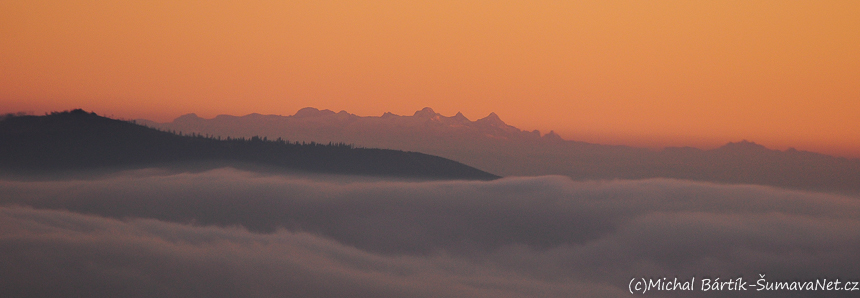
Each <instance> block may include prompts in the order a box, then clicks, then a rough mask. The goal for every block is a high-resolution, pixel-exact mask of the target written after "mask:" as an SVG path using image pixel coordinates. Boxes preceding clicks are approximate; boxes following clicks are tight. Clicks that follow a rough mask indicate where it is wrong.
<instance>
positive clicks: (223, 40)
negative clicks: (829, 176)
mask: <svg viewBox="0 0 860 298" xmlns="http://www.w3.org/2000/svg"><path fill="white" fill-rule="evenodd" d="M115 2H121V3H115ZM294 2H295V3H294ZM500 2H504V3H500ZM858 16H860V1H749V0H745V1H588V2H586V1H439V0H434V1H255V0H251V1H212V0H207V1H68V0H63V1H38V0H34V1H17V0H13V1H3V2H0V37H2V38H0V112H2V113H7V112H17V111H29V112H33V113H37V114H41V113H44V112H47V111H54V110H65V109H72V108H84V109H86V110H92V111H95V112H97V113H99V114H103V115H108V116H110V115H113V116H115V117H121V118H128V119H133V118H149V119H153V120H157V121H169V120H172V119H173V118H175V117H177V116H179V115H181V114H185V113H190V112H194V113H197V114H198V115H200V116H202V117H213V116H215V115H217V114H233V115H244V114H249V113H254V112H256V113H262V114H281V115H291V114H293V113H295V112H296V111H297V110H298V109H300V108H302V107H307V106H313V107H317V108H327V109H332V110H336V111H337V110H346V111H349V112H351V113H354V114H358V115H365V116H370V115H372V116H378V115H381V114H382V113H383V112H386V111H390V112H393V113H395V114H406V115H411V114H412V113H413V112H415V111H416V110H418V109H421V108H423V107H425V106H429V107H432V108H433V109H435V110H436V111H437V112H439V113H441V114H443V115H447V116H451V115H454V114H455V113H456V112H457V111H461V112H463V114H465V115H466V117H468V118H470V119H472V120H475V119H477V118H481V117H484V116H486V115H487V114H489V113H490V112H496V113H497V114H499V116H500V117H502V119H503V120H505V121H506V122H508V123H509V124H511V125H514V126H517V127H520V128H522V129H527V130H532V129H540V130H541V131H543V132H547V131H549V130H550V129H552V130H555V131H556V132H558V133H559V134H560V135H562V136H563V137H565V138H566V139H574V140H582V141H589V142H597V143H611V144H629V145H637V146H649V147H660V146H666V145H671V146H678V145H689V146H694V147H700V148H711V147H714V146H718V145H720V144H723V143H726V142H729V141H739V140H741V139H748V140H752V141H756V142H758V143H761V144H764V145H766V146H768V147H771V148H778V149H785V148H787V147H796V148H798V149H805V150H812V151H819V152H826V153H831V154H838V155H844V156H852V157H860V120H858V115H860V17H858Z"/></svg>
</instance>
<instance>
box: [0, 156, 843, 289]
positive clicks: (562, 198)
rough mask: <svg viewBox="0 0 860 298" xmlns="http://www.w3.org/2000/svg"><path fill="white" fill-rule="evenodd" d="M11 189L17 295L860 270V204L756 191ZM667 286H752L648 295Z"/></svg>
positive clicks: (236, 180) (107, 184)
mask: <svg viewBox="0 0 860 298" xmlns="http://www.w3.org/2000/svg"><path fill="white" fill-rule="evenodd" d="M0 189H2V193H3V195H2V196H0V204H2V206H3V207H0V221H2V223H0V258H2V259H3V260H7V261H6V262H4V263H2V264H0V291H2V292H4V293H12V294H15V293H19V294H33V293H36V294H45V295H50V296H54V295H55V294H58V293H70V292H69V291H77V292H76V293H80V295H81V296H117V295H120V294H123V296H126V295H125V294H128V293H129V292H132V293H139V295H140V296H183V297H191V296H201V297H202V296H206V297H217V296H231V297H235V296H263V297H266V296H278V297H281V296H297V297H344V296H356V297H361V296H365V297H368V296H370V297H536V296H537V297H571V296H621V295H625V296H626V295H630V294H629V293H627V285H628V282H629V281H630V279H631V278H633V277H663V276H668V277H670V278H671V277H674V276H678V277H680V278H684V279H689V278H690V277H692V276H696V277H697V278H699V279H701V278H706V277H721V278H723V279H726V278H733V277H738V276H743V277H744V278H745V279H747V280H748V281H749V282H755V279H757V278H758V274H761V273H765V274H766V275H767V277H768V279H769V280H798V279H813V278H824V277H828V278H841V279H842V280H858V279H860V275H858V273H857V271H856V265H857V264H860V256H858V254H857V253H856V252H857V251H860V200H858V199H857V198H853V197H843V196H837V195H829V194H817V193H806V192H797V191H786V190H781V189H774V188H766V187H758V186H726V185H716V184H706V183H694V182H687V181H676V180H639V181H605V182H575V181H571V180H570V179H568V178H565V177H556V176H548V177H530V178H505V179H501V180H497V181H490V182H465V181H446V182H439V181H437V182H391V181H381V180H361V179H352V180H338V179H337V178H330V177H315V178H314V179H308V178H304V177H302V176H277V175H260V174H253V173H248V172H242V171H237V170H227V169H222V170H215V171H208V172H202V173H182V174H176V173H167V174H165V173H155V172H151V171H137V172H130V173H127V174H125V175H120V176H116V177H112V178H107V179H99V180H73V181H0ZM697 286H698V285H697ZM855 293H856V292H855ZM666 294H670V295H682V296H690V295H691V294H704V295H706V296H715V295H717V296H719V295H724V296H734V295H737V293H733V292H719V293H714V292H707V293H700V292H697V293H656V292H654V293H649V296H659V295H666ZM748 294H751V295H755V296H767V294H772V295H775V296H786V295H801V296H802V295H807V296H820V295H821V294H823V293H821V292H771V293H761V292H759V293H755V292H753V293H748ZM826 294H827V295H831V294H834V293H829V292H828V293H826ZM13 296H14V295H13ZM72 296H75V295H72Z"/></svg>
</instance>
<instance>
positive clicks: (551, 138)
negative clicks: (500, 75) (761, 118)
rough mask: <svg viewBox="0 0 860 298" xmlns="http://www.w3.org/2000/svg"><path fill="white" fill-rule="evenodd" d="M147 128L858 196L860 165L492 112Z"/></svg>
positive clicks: (506, 170) (553, 170)
mask: <svg viewBox="0 0 860 298" xmlns="http://www.w3.org/2000/svg"><path fill="white" fill-rule="evenodd" d="M139 122H140V123H143V124H145V125H147V126H151V127H157V128H160V129H168V130H182V131H193V132H195V133H204V134H210V135H221V136H233V137H249V136H253V135H261V136H267V137H269V138H277V137H280V138H284V139H290V140H300V141H315V142H323V143H327V142H345V143H351V144H356V145H357V146H366V147H377V148H390V149H398V150H407V151H418V152H424V153H428V154H433V155H437V156H441V157H445V158H450V159H453V160H458V161H461V162H463V163H466V164H469V165H471V166H475V167H478V168H481V169H484V170H487V171H489V172H491V173H494V174H497V175H503V176H509V175H526V176H529V175H566V176H569V177H572V178H574V179H578V180H590V179H619V178H620V179H642V178H657V177H663V178H675V179H688V180H698V181H710V182H719V183H741V184H759V185H770V186H777V187H785V188H793V189H803V190H815V191H834V192H842V193H853V194H856V193H860V160H858V159H847V158H841V157H833V156H828V155H824V154H818V153H813V152H806V151H798V150H794V149H789V150H786V151H779V150H770V149H767V148H765V147H764V146H761V145H759V144H756V143H753V142H749V141H741V142H737V143H729V144H726V145H725V146H723V147H720V148H717V149H713V150H700V149H696V148H689V147H683V148H677V147H670V148H665V149H663V150H661V151H654V150H649V149H645V148H636V147H629V146H616V145H600V144H591V143H585V142H578V141H569V140H564V139H562V138H561V137H560V136H559V135H558V134H556V133H554V132H552V131H551V132H549V133H547V134H543V135H542V134H541V133H540V131H537V130H534V131H523V130H520V129H518V128H516V127H514V126H510V125H508V124H506V123H505V122H504V121H502V120H501V118H500V117H499V116H498V115H496V114H495V113H492V114H490V115H488V116H487V117H485V118H482V119H478V120H475V121H471V120H469V119H467V118H466V117H465V116H463V115H462V114H461V113H458V114H457V115H455V116H452V117H446V116H443V115H440V114H438V113H436V112H435V111H433V109H431V108H424V109H422V110H420V111H417V112H415V114H414V115H412V116H400V115H395V114H393V113H385V114H383V115H382V116H379V117H374V116H369V117H361V116H356V115H353V114H350V113H347V112H346V111H340V112H337V113H335V112H333V111H331V110H318V109H315V108H304V109H302V110H300V111H299V113H296V115H293V116H278V115H260V114H250V115H246V116H229V115H219V116H217V117H215V118H213V119H203V118H200V117H197V116H196V115H193V114H190V115H185V116H182V117H179V118H177V119H176V120H174V121H173V122H170V123H156V122H152V121H148V120H139Z"/></svg>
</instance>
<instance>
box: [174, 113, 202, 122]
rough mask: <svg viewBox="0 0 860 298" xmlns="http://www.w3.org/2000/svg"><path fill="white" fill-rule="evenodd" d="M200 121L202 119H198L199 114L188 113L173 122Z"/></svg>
mask: <svg viewBox="0 0 860 298" xmlns="http://www.w3.org/2000/svg"><path fill="white" fill-rule="evenodd" d="M200 119H202V118H200V117H198V116H197V114H195V113H188V114H185V115H182V116H179V117H176V119H174V120H173V122H187V121H196V120H200Z"/></svg>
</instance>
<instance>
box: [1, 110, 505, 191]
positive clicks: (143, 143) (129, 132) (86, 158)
mask: <svg viewBox="0 0 860 298" xmlns="http://www.w3.org/2000/svg"><path fill="white" fill-rule="evenodd" d="M185 117H186V118H190V117H195V116H190V115H189V116H185ZM185 132H187V133H188V135H178V134H174V133H171V132H167V131H159V130H156V129H154V128H149V127H145V126H141V125H138V124H135V123H131V122H127V121H120V120H115V119H110V118H105V117H101V116H98V115H96V114H94V113H87V112H85V111H83V110H79V109H78V110H73V111H67V112H59V113H57V112H55V113H51V114H50V115H45V116H20V115H17V116H16V115H9V116H6V117H4V118H3V119H2V120H0V169H2V170H6V171H11V172H12V173H30V172H35V173H38V172H50V171H57V170H84V169H104V168H141V167H149V166H158V165H170V164H177V163H187V162H213V161H218V162H241V163H248V164H255V165H263V166H272V167H276V168H283V169H288V170H298V171H306V172H315V173H333V174H354V175H374V176H391V177H405V178H431V179H495V178H498V176H495V175H492V174H489V173H486V172H484V171H481V170H478V169H475V168H472V167H469V166H466V165H463V164H461V163H459V162H456V161H453V160H449V159H445V158H441V157H437V156H432V155H428V154H423V153H417V152H405V151H399V150H385V149H369V148H354V147H353V146H352V145H346V144H344V143H330V144H320V143H316V142H310V143H296V142H294V143H290V142H287V141H285V140H282V139H276V140H269V139H268V138H267V137H257V136H254V137H250V138H241V137H240V138H220V137H215V136H207V135H201V134H199V133H193V132H191V131H188V130H186V131H185Z"/></svg>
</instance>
